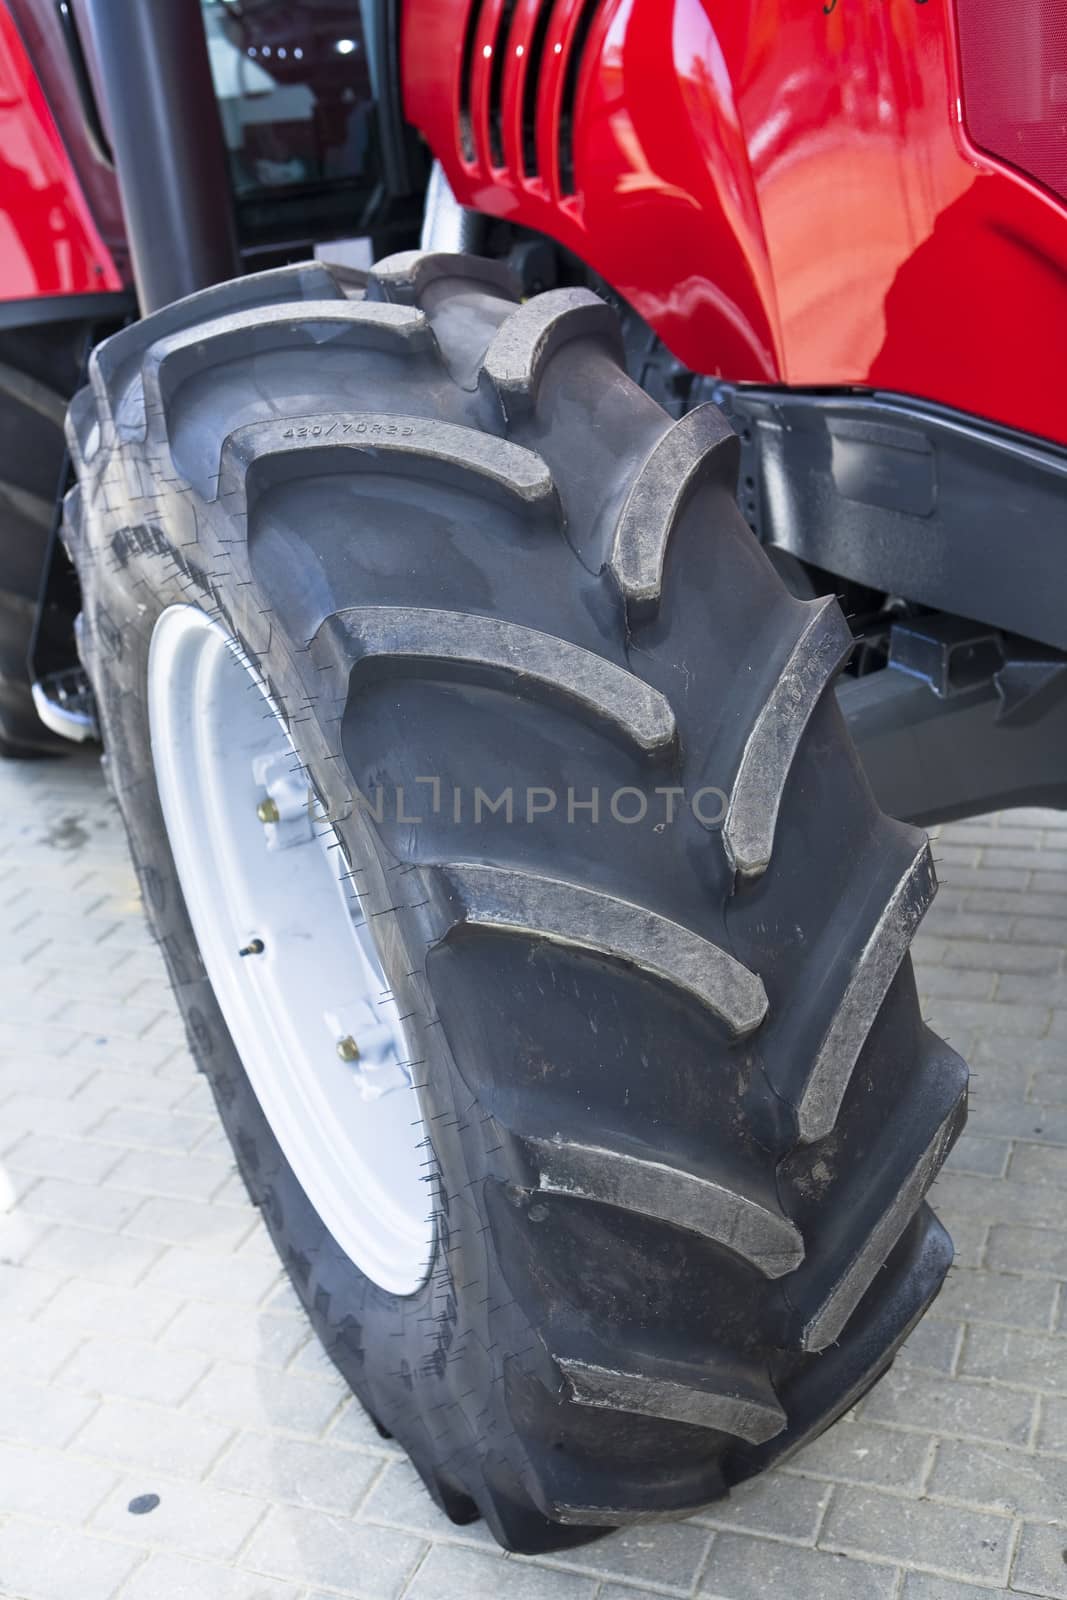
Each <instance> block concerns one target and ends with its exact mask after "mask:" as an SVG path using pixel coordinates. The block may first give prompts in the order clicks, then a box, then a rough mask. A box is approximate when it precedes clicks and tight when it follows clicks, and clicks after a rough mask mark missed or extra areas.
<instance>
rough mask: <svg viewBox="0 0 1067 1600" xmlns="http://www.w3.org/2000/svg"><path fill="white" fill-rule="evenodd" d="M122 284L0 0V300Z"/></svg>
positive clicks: (93, 291)
mask: <svg viewBox="0 0 1067 1600" xmlns="http://www.w3.org/2000/svg"><path fill="white" fill-rule="evenodd" d="M123 287H124V285H123V282H122V279H121V277H120V276H119V273H118V270H117V269H116V266H115V263H114V261H113V260H112V258H111V254H110V252H109V250H108V248H107V246H106V244H105V243H104V241H103V239H102V238H101V236H100V231H99V229H98V228H97V225H96V221H95V220H94V217H93V214H92V211H91V209H90V207H89V205H88V203H87V201H86V198H85V194H84V192H83V189H82V184H81V181H80V179H79V176H78V174H77V172H76V171H75V169H74V166H73V164H72V162H71V158H70V155H69V154H68V151H67V147H66V145H65V144H64V142H63V139H62V137H61V135H60V131H59V129H58V127H57V126H56V120H55V118H54V117H53V115H52V112H51V110H50V109H49V105H48V101H47V99H46V97H45V93H44V89H43V87H42V85H41V83H40V81H39V79H38V77H37V73H36V72H35V71H34V67H33V64H32V63H31V61H30V58H29V56H28V55H27V53H26V47H25V45H24V44H23V41H22V38H21V37H20V35H19V32H18V29H17V28H16V26H15V21H14V18H13V17H12V15H11V12H10V11H9V10H8V9H7V8H6V7H5V6H0V305H5V304H8V303H9V302H11V301H23V300H33V299H38V298H42V297H44V296H51V295H82V294H93V295H95V294H101V293H106V292H108V291H111V290H118V289H122V288H123ZM60 314H62V313H60Z"/></svg>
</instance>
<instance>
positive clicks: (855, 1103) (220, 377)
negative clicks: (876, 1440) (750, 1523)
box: [66, 253, 967, 1552]
mask: <svg viewBox="0 0 1067 1600" xmlns="http://www.w3.org/2000/svg"><path fill="white" fill-rule="evenodd" d="M619 355H620V346H619V340H618V334H617V328H616V322H615V317H614V314H613V313H612V312H611V311H610V310H609V309H608V307H607V306H605V305H604V304H603V303H602V302H601V301H599V300H598V299H597V298H596V297H595V296H594V295H592V294H591V293H588V292H586V291H584V290H576V289H561V290H555V291H552V292H549V293H547V294H542V295H539V296H537V297H535V298H533V299H531V300H529V301H527V302H525V303H522V304H520V303H519V302H518V297H517V293H516V290H515V287H514V285H513V284H512V282H511V281H510V279H509V277H508V275H507V274H506V272H505V271H504V270H503V269H502V268H500V267H499V266H497V265H495V264H493V263H491V262H486V261H480V260H478V259H475V258H471V257H466V256H439V255H425V254H417V253H412V254H407V255H401V256H395V257H391V258H389V259H388V260H387V261H384V262H382V263H381V264H380V265H379V266H378V267H376V268H375V269H374V271H373V272H372V273H371V274H370V276H369V278H368V279H367V280H366V283H365V285H364V284H363V283H362V282H357V281H356V280H355V279H354V278H349V277H345V276H343V275H338V274H336V273H333V272H330V271H327V270H325V269H324V268H322V267H318V266H307V267H300V268H286V269H284V270H281V271H277V272H270V273H266V274H262V275H260V276H257V277H251V278H248V279H245V280H243V281H241V282H237V283H233V284H229V285H225V286H223V287H221V288H218V289H212V290H208V291H205V292H204V293H202V294H199V295H196V296H193V297H192V298H190V299H188V300H186V301H184V302H181V303H180V304H177V305H175V306H172V307H170V308H168V309H167V310H165V311H163V312H160V313H158V314H157V315H155V316H153V317H151V318H149V319H148V320H147V321H145V322H143V323H141V324H139V325H138V326H136V327H133V328H130V329H126V330H124V331H123V332H122V333H121V334H119V335H117V336H116V337H115V338H113V339H111V340H110V341H108V342H107V343H105V344H104V345H102V346H101V347H100V348H99V349H98V351H97V352H96V354H95V356H94V358H93V361H92V365H91V380H92V381H91V387H90V388H89V389H86V390H83V391H82V392H81V393H80V394H79V396H78V397H77V399H76V402H75V404H74V407H73V409H72V415H71V419H70V424H69V433H70V438H71V441H72V445H73V450H74V454H75V457H76V459H77V468H78V474H79V479H80V483H79V487H78V488H77V489H75V490H74V491H72V493H71V496H70V497H69V500H68V507H67V512H68V515H67V522H66V538H67V540H68V541H69V548H70V551H71V554H72V556H73V558H74V560H75V562H76V564H77V567H78V571H79V573H80V576H81V582H82V585H83V590H84V602H85V612H84V623H85V625H84V628H83V630H82V634H81V639H82V651H83V655H84V661H85V666H86V668H87V669H88V672H89V674H90V677H91V679H92V682H93V685H94V687H95V691H96V695H97V698H98V702H99V711H100V716H101V722H102V728H103V737H104V742H105V747H106V763H107V767H108V770H109V773H110V778H111V782H112V784H113V786H114V790H115V793H116V795H117V797H118V801H119V804H120V806H121V808H122V812H123V815H124V817H125V821H126V826H127V829H128V832H129V838H130V844H131V848H132V851H133V856H134V860H135V862H136V866H137V869H138V872H139V874H140V879H141V883H142V887H143V891H144V898H145V902H146V905H147V908H148V914H149V917H150V919H151V922H152V926H153V928H154V930H155V933H156V936H157V938H158V940H159V942H160V945H161V947H162V950H163V952H164V954H165V956H166V959H167V962H168V965H169V968H170V973H171V977H172V979H173V983H174V988H175V993H176V995H177V997H178V1001H179V1003H180V1005H181V1007H182V1010H183V1013H184V1016H185V1021H186V1024H187V1029H188V1036H189V1042H190V1047H191V1049H192V1051H193V1053H194V1055H195V1057H196V1059H197V1061H198V1063H199V1065H200V1066H201V1068H202V1069H203V1071H204V1072H205V1073H206V1074H207V1075H208V1077H209V1079H210V1081H211V1084H212V1087H213V1089H214V1092H215V1095H216V1098H217V1101H218V1105H219V1110H220V1113H221V1116H222V1119H223V1121H224V1123H225V1125H226V1128H227V1131H228V1133H229V1136H230V1139H231V1141H232V1144H233V1149H234V1153H235V1157H236V1159H237V1162H238V1164H239V1166H240V1169H241V1171H242V1173H243V1174H244V1178H245V1182H246V1183H247V1186H248V1188H249V1191H250V1193H251V1195H252V1197H253V1199H254V1201H255V1202H256V1204H257V1205H259V1206H260V1207H261V1208H262V1212H263V1216H264V1219H265V1222H266V1224H267V1226H268V1227H269V1229H270V1230H271V1233H272V1235H273V1237H274V1240H275V1243H276V1244H277V1247H278V1250H279V1253H280V1255H281V1257H282V1260H283V1261H284V1263H285V1265H286V1267H287V1269H288V1271H289V1273H290V1275H291V1277H292V1281H293V1283H294V1285H295V1287H296V1290H297V1292H298V1293H299V1295H300V1297H301V1299H302V1301H303V1303H304V1305H305V1306H306V1308H307V1312H308V1315H309V1317H310V1319H311V1321H312V1323H313V1324H314V1326H315V1328H316V1329H317V1331H318V1333H319V1335H320V1337H321V1339H322V1341H323V1344H324V1345H325V1348H326V1349H327V1351H328V1352H329V1354H330V1356H331V1357H332V1359H333V1361H334V1362H335V1363H336V1365H337V1366H338V1368H339V1369H340V1370H341V1372H342V1373H343V1374H344V1375H345V1377H346V1378H347V1379H348V1381H349V1382H350V1384H351V1386H352V1388H353V1389H354V1390H355V1392H356V1394H357V1395H358V1397H359V1399H360V1400H361V1401H362V1403H363V1405H364V1406H365V1407H366V1409H367V1410H368V1411H369V1412H370V1413H371V1415H372V1416H373V1417H374V1419H375V1420H376V1421H377V1423H378V1424H379V1426H380V1427H381V1428H382V1429H385V1430H387V1431H388V1432H389V1433H390V1434H392V1435H394V1436H395V1437H396V1438H397V1439H398V1440H399V1441H400V1442H401V1443H402V1444H403V1446H404V1447H405V1448H406V1449H407V1451H408V1452H409V1454H410V1456H411V1458H412V1460H413V1461H414V1463H415V1465H416V1467H417V1468H418V1470H419V1472H420V1474H421V1475H422V1478H423V1479H424V1481H425V1483H426V1485H427V1487H428V1489H429V1490H430V1493H431V1494H432V1495H433V1496H434V1498H435V1500H436V1501H437V1503H438V1504H439V1505H440V1506H441V1507H442V1508H443V1509H444V1510H445V1511H446V1512H447V1513H448V1515H449V1516H451V1517H452V1518H454V1519H455V1520H457V1521H467V1520H469V1519H471V1518H472V1517H474V1516H476V1515H477V1514H479V1513H480V1514H481V1515H483V1516H484V1517H485V1518H486V1519H487V1521H488V1522H489V1524H490V1526H491V1528H492V1530H493V1532H494V1534H495V1535H496V1536H497V1538H498V1539H499V1540H500V1541H501V1542H502V1543H503V1544H505V1545H506V1546H507V1547H509V1548H511V1549H514V1550H520V1551H527V1552H532V1551H541V1550H551V1549H555V1548H560V1547H563V1546H566V1545H570V1544H575V1543H578V1542H581V1541H582V1540H585V1539H588V1538H590V1537H593V1536H595V1535H596V1534H597V1533H598V1532H600V1531H603V1530H604V1529H607V1528H610V1527H614V1526H618V1525H620V1524H626V1523H630V1522H639V1521H642V1520H645V1519H651V1518H658V1517H663V1516H681V1515H685V1514H686V1513H687V1512H689V1511H692V1510H695V1509H696V1508H698V1507H700V1506H702V1505H704V1504H705V1503H706V1502H708V1501H710V1500H713V1499H715V1498H716V1497H717V1496H720V1495H722V1494H724V1493H725V1492H726V1491H727V1489H728V1488H729V1486H730V1485H731V1484H733V1483H736V1482H738V1481H739V1480H741V1479H743V1478H747V1477H749V1476H751V1475H752V1474H754V1473H756V1472H758V1471H759V1470H761V1469H762V1468H763V1467H764V1466H766V1465H768V1464H769V1463H771V1462H774V1461H776V1460H779V1459H781V1458H782V1457H783V1456H784V1455H786V1454H788V1453H789V1452H791V1451H793V1450H795V1449H796V1448H797V1447H798V1446H799V1445H800V1444H802V1443H803V1442H804V1441H805V1440H806V1439H808V1438H810V1437H812V1436H813V1435H814V1434H816V1433H818V1432H819V1431H820V1430H821V1429H822V1428H824V1427H826V1426H827V1424H828V1423H829V1422H831V1421H832V1420H833V1419H834V1418H835V1417H836V1416H838V1415H839V1414H840V1413H841V1412H842V1411H843V1410H844V1409H845V1408H846V1407H847V1406H848V1405H850V1404H851V1403H852V1402H853V1401H855V1399H856V1398H857V1397H858V1396H859V1395H860V1394H862V1393H863V1392H864V1391H865V1390H866V1389H867V1388H868V1387H869V1386H870V1384H871V1383H872V1382H874V1380H875V1379H876V1378H877V1377H878V1375H879V1374H880V1373H881V1372H882V1371H884V1369H885V1367H886V1366H887V1365H888V1363H889V1362H890V1361H891V1359H892V1357H893V1354H894V1352H895V1351H896V1349H897V1348H898V1346H899V1345H900V1343H901V1341H902V1340H903V1339H904V1337H905V1336H906V1334H907V1333H908V1331H909V1329H910V1328H911V1327H912V1326H913V1325H914V1323H915V1322H916V1320H917V1319H918V1318H919V1317H920V1316H921V1314H922V1312H923V1310H924V1309H925V1308H926V1306H927V1305H928V1304H929V1302H930V1300H931V1299H932V1297H933V1296H934V1295H935V1294H936V1292H937V1290H938V1287H939V1285H940V1283H941V1281H942V1279H943V1277H944V1274H945V1272H946V1270H947V1268H948V1265H949V1262H950V1259H951V1255H952V1248H951V1244H950V1241H949V1239H948V1237H947V1235H946V1234H945V1232H944V1230H943V1229H942V1228H941V1226H940V1225H939V1223H938V1222H937V1220H936V1219H935V1217H934V1216H933V1215H932V1213H931V1211H930V1210H929V1208H928V1207H927V1205H926V1204H925V1200H924V1196H925V1194H926V1191H927V1188H928V1187H929V1185H930V1183H931V1181H932V1180H933V1178H934V1176H935V1175H936V1173H937V1171H938V1169H939V1168H940V1166H941V1163H942V1161H943V1160H944V1157H945V1155H946V1152H947V1151H948V1150H949V1148H950V1146H951V1144H952V1142H953V1140H954V1138H955V1137H956V1135H957V1133H958V1131H959V1129H960V1127H961V1125H962V1123H963V1120H964V1115H965V1099H966V1082H967V1071H966V1068H965V1066H964V1064H963V1063H962V1061H961V1060H960V1059H959V1057H958V1056H956V1055H955V1054H954V1053H953V1052H952V1051H951V1050H950V1049H948V1048H947V1046H946V1045H945V1044H943V1043H942V1042H941V1040H939V1039H937V1038H936V1037H935V1036H934V1035H933V1034H932V1033H930V1032H929V1031H928V1030H927V1028H926V1027H924V1025H923V1023H922V1020H921V1018H920V1015H919V1008H918V1004H917V999H916V992H915V984H914V979H913V976H912V970H911V965H910V961H909V958H908V953H907V952H908V945H909V942H910V940H911V937H912V935H913V934H914V932H915V929H916V927H917V925H918V923H919V921H920V919H921V917H922V915H923V912H924V911H925V909H926V907H927V905H928V904H929V902H930V899H931V896H932V895H933V893H934V886H935V885H934V870H933V866H932V864H931V859H930V853H929V848H928V845H927V841H926V839H925V837H924V836H923V835H922V834H921V833H919V832H916V831H915V830H914V829H912V828H909V827H905V826H902V825H900V824H898V823H896V822H893V821H890V820H889V819H888V818H887V817H885V816H883V815H882V814H881V813H880V812H879V810H878V808H877V806H876V805H875V803H874V801H873V798H872V796H871V793H870V791H869V789H868V786H867V784H866V782H865V780H864V776H863V773H862V771H861V768H860V765H859V762H858V760H857V757H856V754H855V752H854V750H853V748H852V745H851V743H850V741H849V739H848V736H847V734H846V731H845V728H844V726H843V724H842V720H841V717H840V715H839V713H838V710H837V707H836V704H835V697H834V695H833V693H832V692H831V685H832V682H833V679H834V676H835V674H836V672H837V671H838V670H839V668H840V667H841V665H842V664H843V662H844V661H845V659H846V657H847V655H848V652H849V647H850V638H849V632H848V629H847V627H846V625H845V622H844V619H843V617H842V615H841V613H840V611H839V610H838V607H837V605H836V603H835V602H834V601H833V600H832V599H824V600H815V601H811V602H804V601H801V600H797V599H794V598H793V597H791V596H790V595H789V594H788V593H787V591H786V589H785V587H784V586H783V585H782V583H781V582H780V581H779V579H778V578H777V577H776V575H775V573H774V572H773V570H772V569H771V567H770V565H769V564H768V561H767V559H766V557H765V556H764V554H763V552H762V550H761V549H760V547H759V545H758V544H757V542H756V540H755V539H754V538H753V537H752V535H751V533H750V532H749V530H748V528H747V527H746V525H745V523H744V521H743V520H742V518H741V516H740V515H739V513H738V511H737V509H736V506H735V503H734V498H733V490H734V477H735V474H736V468H737V440H736V438H735V437H734V436H733V435H732V434H731V432H730V430H729V428H728V427H727V425H726V424H725V422H724V419H723V417H722V415H721V414H720V413H719V412H718V411H717V410H716V409H715V408H714V407H712V406H705V407H701V408H700V409H698V410H696V411H693V412H691V413H689V414H688V415H686V416H684V417H683V418H682V419H681V420H679V421H677V422H674V423H672V422H671V421H670V419H669V418H667V416H666V415H665V414H664V412H663V411H662V410H661V408H660V407H659V406H658V405H656V404H655V403H654V402H653V401H652V400H650V399H649V398H648V397H647V396H646V395H645V394H643V393H642V391H641V390H640V389H639V388H637V387H636V386H635V384H633V383H632V382H631V381H630V380H629V379H628V378H627V377H626V375H625V373H624V372H623V371H622V370H621V368H620V365H619ZM509 797H510V799H509ZM342 896H344V897H346V898H342ZM338 908H340V913H339V914H338ZM338 990H339V991H340V992H339V993H338ZM405 1129H407V1130H408V1131H407V1132H406V1133H405V1131H404V1130H405ZM346 1141H347V1142H346Z"/></svg>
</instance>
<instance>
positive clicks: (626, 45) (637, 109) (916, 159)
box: [402, 0, 1067, 441]
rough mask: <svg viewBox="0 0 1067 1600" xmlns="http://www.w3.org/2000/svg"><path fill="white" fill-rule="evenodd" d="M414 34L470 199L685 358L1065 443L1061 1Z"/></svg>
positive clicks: (624, 3)
mask: <svg viewBox="0 0 1067 1600" xmlns="http://www.w3.org/2000/svg"><path fill="white" fill-rule="evenodd" d="M402 46H403V85H404V95H405V109H406V112H407V115H408V116H409V118H410V119H411V120H412V121H413V122H414V123H415V124H416V125H417V126H418V127H419V128H420V129H421V131H422V132H423V134H424V135H425V137H426V139H427V140H428V142H429V144H430V145H431V147H432V149H433V152H434V154H435V155H436V156H437V157H438V159H439V160H440V161H441V162H442V164H443V165H444V167H445V170H446V172H447V174H448V177H449V180H450V182H451V185H452V188H453V190H454V192H455V194H456V196H457V198H458V199H459V200H460V201H461V203H463V204H464V205H466V206H470V207H472V208H474V209H477V210H478V211H480V212H483V213H488V214H491V215H494V216H497V217H501V218H506V219H507V220H508V221H509V222H511V223H519V224H525V225H527V226H529V227H531V228H534V229H537V230H539V231H540V232H542V233H546V234H549V235H551V236H552V237H553V238H555V239H557V240H558V241H559V242H560V243H561V244H562V245H564V246H565V247H566V248H567V249H568V250H570V251H572V252H573V253H574V255H576V256H577V257H579V258H580V259H581V260H582V261H583V262H585V263H586V264H587V265H588V266H590V267H592V268H593V269H594V270H595V271H596V272H597V273H598V274H599V275H600V276H601V277H602V278H603V279H604V280H605V281H606V283H608V284H609V285H610V286H611V287H612V288H613V289H614V290H615V291H616V292H617V293H618V294H619V295H620V296H622V297H623V298H624V299H625V300H626V301H628V302H629V303H630V304H631V305H632V306H634V307H635V308H636V310H637V311H639V312H640V314H641V315H642V316H643V317H644V318H645V320H646V321H647V322H648V323H650V324H651V326H652V327H653V328H654V329H655V331H656V332H657V333H658V334H659V335H660V337H661V338H662V339H663V341H664V343H665V344H666V345H667V346H668V347H669V349H670V350H671V351H672V352H673V353H674V354H675V355H676V356H677V357H678V358H679V359H680V360H681V361H683V362H684V363H685V364H686V365H687V366H688V367H690V368H692V369H693V370H695V371H697V372H702V373H709V374H719V375H722V376H724V377H725V378H727V379H729V380H731V381H735V382H755V383H759V384H785V385H790V386H793V387H804V388H814V387H818V388H823V387H835V388H846V387H847V388H875V389H879V390H883V391H885V390H889V391H893V392H895V393H898V394H906V395H911V396H915V397H920V398H922V399H925V400H930V401H934V402H937V403H939V404H941V405H945V406H950V407H952V408H954V409H956V410H959V411H964V412H968V413H970V414H972V415H974V416H978V417H983V418H988V419H990V420H992V421H995V422H999V423H1002V424H1007V425H1009V426H1010V427H1013V428H1016V429H1019V430H1022V431H1025V432H1028V433H1032V434H1038V435H1042V436H1044V437H1045V438H1048V439H1054V440H1058V441H1064V440H1067V414H1065V410H1064V406H1063V399H1062V394H1063V374H1064V371H1065V370H1067V316H1065V315H1064V287H1065V283H1067V210H1065V200H1067V21H1065V19H1064V15H1063V13H1062V11H1061V10H1060V8H1059V7H1058V6H1056V5H1054V4H1041V3H1040V0H1028V3H1026V4H1023V5H1018V4H1014V5H1008V4H1006V3H1005V0H877V3H869V0H760V3H759V4H749V5H733V4H727V3H725V0H678V3H677V4H674V5H667V4H664V3H663V0H557V3H555V4H553V3H552V0H517V3H508V0H407V4H406V6H405V10H404V28H403V34H402ZM994 67H997V68H998V69H999V70H997V71H994V70H993V68H994ZM979 136H980V137H982V139H983V140H984V141H985V142H986V143H988V144H989V145H991V146H995V147H996V149H997V152H998V153H997V154H991V153H989V151H988V150H986V149H982V148H980V147H979V145H978V143H977V142H976V140H977V138H978V137H979ZM1006 157H1010V158H1012V159H1014V161H1015V163H1016V164H1015V165H1009V164H1008V160H1007V159H1005V158H1006ZM1024 167H1025V168H1028V169H1029V172H1030V175H1028V174H1027V172H1026V171H1023V170H1022V168H1024ZM1038 178H1040V179H1041V180H1043V181H1041V182H1039V181H1037V179H1038ZM1057 189H1058V191H1059V192H1058V193H1057V192H1056V191H1057Z"/></svg>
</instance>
